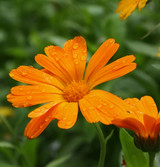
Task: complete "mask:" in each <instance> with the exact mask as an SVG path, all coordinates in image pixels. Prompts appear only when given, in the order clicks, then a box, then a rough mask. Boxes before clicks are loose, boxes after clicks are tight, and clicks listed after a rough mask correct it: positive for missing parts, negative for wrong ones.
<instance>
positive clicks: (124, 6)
mask: <svg viewBox="0 0 160 167" xmlns="http://www.w3.org/2000/svg"><path fill="white" fill-rule="evenodd" d="M138 2H139V1H138V0H121V1H120V3H119V4H118V8H117V9H116V13H119V12H120V19H121V20H123V19H126V18H127V17H128V16H129V15H131V13H132V12H133V11H134V10H135V9H136V7H137V6H138Z"/></svg>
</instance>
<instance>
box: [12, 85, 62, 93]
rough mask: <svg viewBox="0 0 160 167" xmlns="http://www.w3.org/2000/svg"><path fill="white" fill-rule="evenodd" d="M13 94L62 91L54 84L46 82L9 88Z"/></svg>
mask: <svg viewBox="0 0 160 167" xmlns="http://www.w3.org/2000/svg"><path fill="white" fill-rule="evenodd" d="M11 93H12V94H13V95H30V94H40V93H53V94H62V93H63V92H62V91H61V90H60V89H58V88H57V87H55V86H52V85H47V84H39V85H20V86H15V87H13V88H12V89H11Z"/></svg>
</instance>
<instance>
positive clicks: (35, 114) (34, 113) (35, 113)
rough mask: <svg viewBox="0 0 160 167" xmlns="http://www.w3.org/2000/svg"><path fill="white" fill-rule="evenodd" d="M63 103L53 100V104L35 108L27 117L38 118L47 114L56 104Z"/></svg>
mask: <svg viewBox="0 0 160 167" xmlns="http://www.w3.org/2000/svg"><path fill="white" fill-rule="evenodd" d="M61 102H63V101H61V100H57V101H56V100H55V101H54V102H50V103H47V104H44V105H42V106H40V107H38V108H36V109H35V110H33V111H32V112H30V113H29V114H28V117H30V118H35V117H39V116H42V115H44V114H45V113H46V112H48V111H49V110H50V109H51V108H52V107H54V106H56V105H57V104H59V103H61Z"/></svg>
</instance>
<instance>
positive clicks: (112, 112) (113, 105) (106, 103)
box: [82, 90, 128, 119]
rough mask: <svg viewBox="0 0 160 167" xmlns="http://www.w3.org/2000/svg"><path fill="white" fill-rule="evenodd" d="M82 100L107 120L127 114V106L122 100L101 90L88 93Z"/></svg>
mask: <svg viewBox="0 0 160 167" xmlns="http://www.w3.org/2000/svg"><path fill="white" fill-rule="evenodd" d="M84 100H86V101H87V102H88V103H90V105H92V108H93V107H94V108H95V109H96V110H97V111H98V112H99V113H103V114H104V115H103V116H105V117H106V118H107V117H108V118H107V119H113V118H115V117H118V116H119V115H120V116H122V115H125V114H128V112H127V111H128V106H127V105H126V104H125V102H124V101H123V100H122V99H120V98H119V97H117V96H115V95H113V94H111V93H109V92H106V91H103V90H92V91H90V93H89V94H88V95H86V96H84V97H83V101H84ZM82 110H83V109H82ZM86 112H87V111H86Z"/></svg>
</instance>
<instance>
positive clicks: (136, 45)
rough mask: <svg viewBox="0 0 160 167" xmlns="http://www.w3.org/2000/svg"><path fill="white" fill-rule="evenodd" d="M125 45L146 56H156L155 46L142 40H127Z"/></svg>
mask: <svg viewBox="0 0 160 167" xmlns="http://www.w3.org/2000/svg"><path fill="white" fill-rule="evenodd" d="M126 45H127V46H128V47H129V48H130V49H131V50H133V51H135V52H137V53H142V54H144V55H146V56H150V57H155V58H157V48H158V47H156V46H155V45H150V44H147V43H144V42H137V41H127V42H126Z"/></svg>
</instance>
